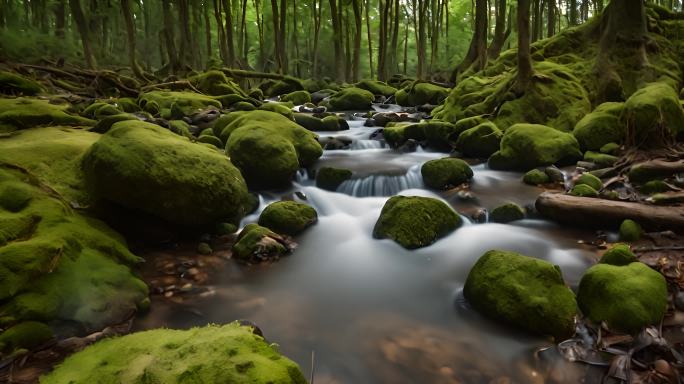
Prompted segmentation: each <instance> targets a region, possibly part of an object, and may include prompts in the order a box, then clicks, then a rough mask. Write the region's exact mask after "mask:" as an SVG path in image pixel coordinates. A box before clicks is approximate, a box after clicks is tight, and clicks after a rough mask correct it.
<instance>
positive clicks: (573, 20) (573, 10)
mask: <svg viewBox="0 0 684 384" xmlns="http://www.w3.org/2000/svg"><path fill="white" fill-rule="evenodd" d="M569 7H570V12H569V13H570V26H573V25H577V0H570V3H569Z"/></svg>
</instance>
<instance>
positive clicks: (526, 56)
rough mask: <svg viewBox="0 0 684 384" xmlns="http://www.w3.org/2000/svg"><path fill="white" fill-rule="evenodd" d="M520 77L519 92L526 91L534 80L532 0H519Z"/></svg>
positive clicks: (518, 80) (518, 81)
mask: <svg viewBox="0 0 684 384" xmlns="http://www.w3.org/2000/svg"><path fill="white" fill-rule="evenodd" d="M517 19H518V78H517V79H516V82H517V87H518V91H519V92H524V91H525V90H527V87H529V85H530V83H531V82H532V71H533V70H532V57H531V54H530V0H518V15H517Z"/></svg>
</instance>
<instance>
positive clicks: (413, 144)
mask: <svg viewBox="0 0 684 384" xmlns="http://www.w3.org/2000/svg"><path fill="white" fill-rule="evenodd" d="M418 145H420V143H418V141H416V140H413V139H409V140H406V142H405V143H404V144H402V145H401V146H400V147H398V148H397V150H399V152H402V153H411V152H415V151H416V149H418Z"/></svg>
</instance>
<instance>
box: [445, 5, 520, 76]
mask: <svg viewBox="0 0 684 384" xmlns="http://www.w3.org/2000/svg"><path fill="white" fill-rule="evenodd" d="M522 1H528V2H529V0H522ZM488 19H489V9H488V8H487V0H476V1H475V32H474V34H473V38H472V40H471V41H470V47H469V48H468V53H467V54H466V56H465V58H463V61H461V63H460V64H459V65H458V66H457V67H456V69H455V70H454V71H453V72H452V74H451V81H452V82H453V83H456V82H457V80H458V76H459V75H460V74H461V73H462V72H463V71H465V70H466V69H468V68H469V67H470V66H471V65H475V69H476V70H482V69H483V68H484V67H485V66H486V65H487V20H488ZM528 19H529V15H528Z"/></svg>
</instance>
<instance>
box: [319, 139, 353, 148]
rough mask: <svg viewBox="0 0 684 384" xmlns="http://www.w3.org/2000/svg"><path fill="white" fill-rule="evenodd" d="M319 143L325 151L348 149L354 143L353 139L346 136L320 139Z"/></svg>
mask: <svg viewBox="0 0 684 384" xmlns="http://www.w3.org/2000/svg"><path fill="white" fill-rule="evenodd" d="M318 142H319V143H320V144H321V146H322V147H323V149H329V150H330V149H347V148H349V146H350V145H351V143H352V142H353V140H352V139H350V138H348V137H344V136H338V137H320V138H319V139H318Z"/></svg>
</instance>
